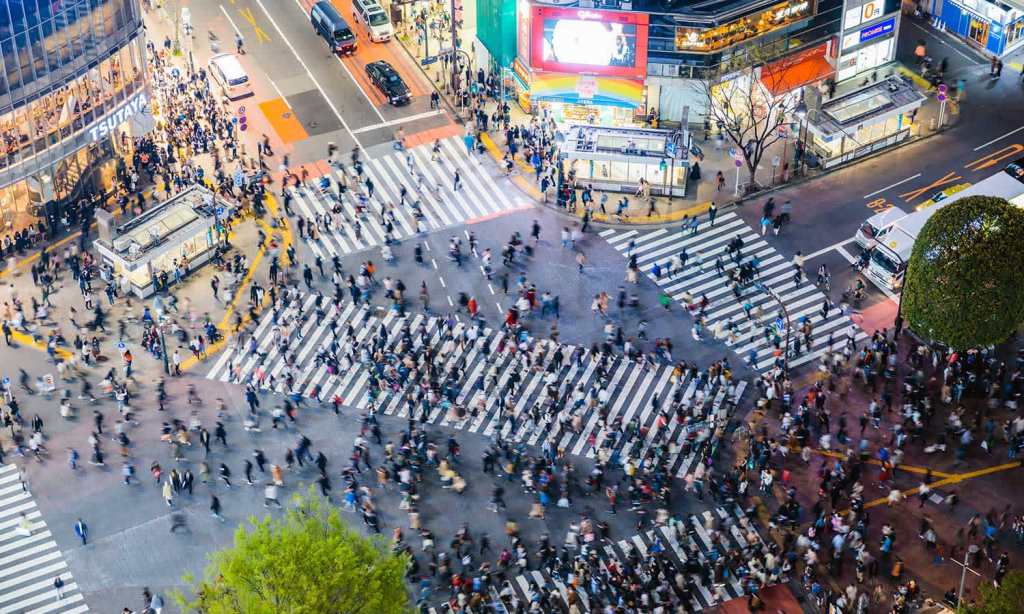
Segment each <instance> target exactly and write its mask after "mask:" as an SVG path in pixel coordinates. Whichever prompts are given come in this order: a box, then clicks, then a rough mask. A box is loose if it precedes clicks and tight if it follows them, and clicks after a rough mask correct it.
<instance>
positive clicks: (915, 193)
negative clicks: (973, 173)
mask: <svg viewBox="0 0 1024 614" xmlns="http://www.w3.org/2000/svg"><path fill="white" fill-rule="evenodd" d="M961 179H963V177H961V176H960V175H957V174H956V171H949V172H948V173H946V174H945V175H943V177H942V178H941V179H936V180H935V181H933V182H931V183H929V184H928V185H926V186H924V187H923V188H918V189H916V190H911V191H909V192H904V193H903V194H900V198H902V199H903V200H905V201H907V202H908V203H909V202H910V201H912V200H914V199H917V198H921V197H922V196H924V194H925V193H926V192H930V191H931V190H935V189H938V188H941V187H942V186H944V185H947V184H950V183H953V182H954V181H959V180H961Z"/></svg>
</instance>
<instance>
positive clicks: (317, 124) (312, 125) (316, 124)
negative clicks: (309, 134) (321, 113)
mask: <svg viewBox="0 0 1024 614" xmlns="http://www.w3.org/2000/svg"><path fill="white" fill-rule="evenodd" d="M319 125H320V122H317V121H311V122H309V127H310V128H316V127H317V126H319Z"/></svg>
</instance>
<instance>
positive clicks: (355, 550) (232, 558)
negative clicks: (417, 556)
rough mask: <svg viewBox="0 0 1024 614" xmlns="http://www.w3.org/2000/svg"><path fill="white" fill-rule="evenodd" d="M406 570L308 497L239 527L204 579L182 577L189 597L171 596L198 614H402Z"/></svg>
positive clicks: (376, 541)
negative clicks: (278, 513)
mask: <svg viewBox="0 0 1024 614" xmlns="http://www.w3.org/2000/svg"><path fill="white" fill-rule="evenodd" d="M406 564H407V559H406V557H405V555H396V554H393V553H392V552H391V550H390V548H389V547H388V545H387V544H386V543H385V542H384V540H383V539H382V538H379V537H374V538H367V537H363V536H362V535H361V534H359V533H358V532H357V531H355V530H354V529H352V528H351V527H349V526H348V525H347V524H346V523H345V522H344V521H343V520H342V519H341V516H340V514H339V513H338V510H337V509H333V508H331V507H330V506H329V505H327V504H325V503H324V502H323V501H322V500H321V499H320V498H318V497H315V496H314V495H313V494H312V493H309V494H308V495H307V496H305V497H296V499H295V504H294V505H293V506H289V508H288V509H287V511H286V512H285V513H284V516H283V517H281V518H272V517H271V516H265V517H264V518H262V519H257V518H256V517H252V518H250V520H249V524H248V525H242V526H239V527H238V531H237V532H236V533H235V540H234V545H233V546H232V547H230V548H227V549H224V550H221V551H219V552H215V553H213V554H211V555H210V564H209V565H208V566H207V568H206V570H205V572H204V575H203V578H202V580H200V581H198V582H194V581H193V579H192V578H189V577H186V578H185V581H186V583H188V584H189V585H190V587H191V589H190V590H191V593H192V595H193V597H189V596H186V595H183V594H178V595H176V596H175V598H176V601H177V602H178V604H179V605H180V606H181V607H182V610H183V611H186V612H202V613H203V614H228V613H232V614H237V613H238V612H246V613H247V614H264V613H265V614H281V613H287V614H307V613H308V614H324V613H338V614H399V613H405V612H408V611H409V608H408V595H407V593H406V589H405V583H404V572H405V569H406Z"/></svg>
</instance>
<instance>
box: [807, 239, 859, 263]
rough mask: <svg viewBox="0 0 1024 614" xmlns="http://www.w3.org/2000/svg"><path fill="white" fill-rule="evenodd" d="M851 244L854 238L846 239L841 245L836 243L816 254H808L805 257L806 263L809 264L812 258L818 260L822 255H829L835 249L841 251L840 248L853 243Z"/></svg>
mask: <svg viewBox="0 0 1024 614" xmlns="http://www.w3.org/2000/svg"><path fill="white" fill-rule="evenodd" d="M851 242H853V239H852V238H850V239H846V240H845V241H840V242H839V243H835V244H833V245H829V246H828V247H823V248H821V249H819V250H818V251H816V252H812V253H810V254H807V255H806V256H804V262H807V261H808V260H810V259H811V258H817V257H818V256H820V255H822V254H827V253H828V252H830V251H832V250H834V249H839V248H840V247H842V246H844V245H846V244H847V243H851Z"/></svg>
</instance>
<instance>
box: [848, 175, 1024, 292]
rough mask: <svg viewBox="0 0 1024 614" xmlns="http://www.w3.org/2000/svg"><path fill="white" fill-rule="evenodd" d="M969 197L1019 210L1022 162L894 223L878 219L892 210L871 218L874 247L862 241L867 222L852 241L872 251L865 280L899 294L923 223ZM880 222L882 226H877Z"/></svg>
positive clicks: (1023, 183)
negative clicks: (1001, 200) (996, 199)
mask: <svg viewBox="0 0 1024 614" xmlns="http://www.w3.org/2000/svg"><path fill="white" fill-rule="evenodd" d="M968 196H996V197H999V198H1005V199H1006V200H1008V201H1010V202H1011V203H1013V204H1014V205H1017V206H1018V207H1021V206H1024V158H1019V159H1017V160H1015V161H1013V162H1012V163H1010V164H1009V165H1008V166H1007V167H1006V168H1005V169H1003V170H1002V171H1000V172H998V173H996V174H995V175H992V176H991V177H989V178H987V179H984V180H982V181H979V182H978V183H976V184H974V185H972V186H970V187H967V188H964V189H962V190H960V191H958V192H956V193H954V194H951V195H949V196H948V197H946V198H942V199H940V200H938V202H935V204H934V205H932V206H929V207H927V208H925V209H923V210H920V211H915V212H914V213H911V214H909V215H905V216H899V215H898V214H892V215H893V216H895V217H896V218H897V219H895V220H893V219H892V218H891V217H890V218H888V219H884V220H879V216H884V215H885V214H886V213H888V212H889V211H893V209H889V210H887V211H883V212H882V213H879V214H875V215H873V216H872V217H871V218H870V219H869V221H871V220H874V226H873V228H875V230H873V231H872V230H869V231H868V232H873V237H872V242H873V246H872V245H870V244H869V242H866V241H863V240H862V239H861V236H862V235H863V234H864V232H865V231H864V230H863V229H864V227H865V226H867V225H869V223H868V222H865V223H864V224H862V225H861V228H860V229H858V230H857V235H856V236H855V237H854V239H856V240H857V243H858V244H860V245H861V246H862V247H865V248H866V249H870V250H871V258H870V260H868V265H867V266H866V267H865V268H864V272H865V273H866V275H867V278H868V279H870V280H871V282H872V283H874V284H875V285H877V286H879V287H880V288H883V289H887V290H891V291H894V292H897V291H899V290H900V289H901V288H902V287H903V276H904V274H905V273H906V271H907V261H909V260H910V254H911V252H912V251H913V249H914V241H916V240H917V236H918V235H919V234H920V233H921V229H922V228H924V224H925V222H927V221H928V219H929V218H931V216H932V215H933V214H934V213H935V212H936V211H938V210H939V209H942V208H943V207H945V206H947V205H949V204H950V203H955V202H956V201H958V200H960V199H961V198H966V197H968ZM897 211H898V210H897ZM883 222H884V225H883V226H879V224H882V223H883ZM865 238H866V237H865Z"/></svg>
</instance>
